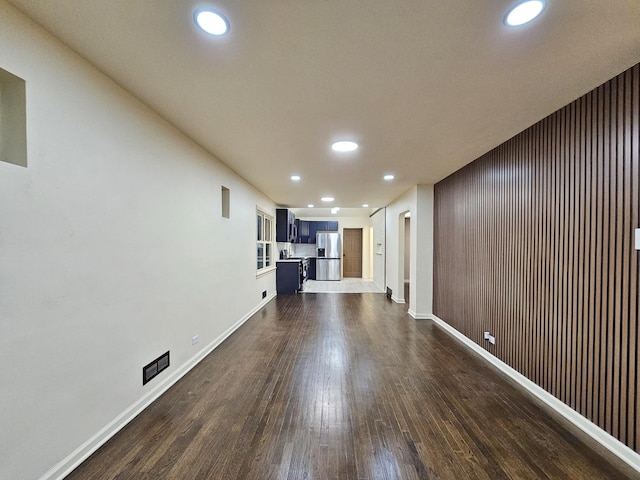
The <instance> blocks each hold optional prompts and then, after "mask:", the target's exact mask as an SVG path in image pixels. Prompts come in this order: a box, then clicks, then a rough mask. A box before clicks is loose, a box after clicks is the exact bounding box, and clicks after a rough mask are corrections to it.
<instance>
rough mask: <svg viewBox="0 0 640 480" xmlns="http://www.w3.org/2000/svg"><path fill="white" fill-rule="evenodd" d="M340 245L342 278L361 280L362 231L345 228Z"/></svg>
mask: <svg viewBox="0 0 640 480" xmlns="http://www.w3.org/2000/svg"><path fill="white" fill-rule="evenodd" d="M342 244H343V252H342V260H343V265H342V276H343V277H345V278H362V229H361V228H345V229H344V230H343V239H342Z"/></svg>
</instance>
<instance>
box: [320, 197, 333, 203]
mask: <svg viewBox="0 0 640 480" xmlns="http://www.w3.org/2000/svg"><path fill="white" fill-rule="evenodd" d="M320 200H322V201H323V202H333V201H334V200H335V198H333V197H322V198H321V199H320Z"/></svg>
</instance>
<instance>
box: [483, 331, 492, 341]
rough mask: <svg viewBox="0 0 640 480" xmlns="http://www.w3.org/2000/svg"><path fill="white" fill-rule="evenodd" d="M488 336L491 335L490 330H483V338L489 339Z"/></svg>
mask: <svg viewBox="0 0 640 480" xmlns="http://www.w3.org/2000/svg"><path fill="white" fill-rule="evenodd" d="M490 336H491V332H484V339H485V340H489V337H490Z"/></svg>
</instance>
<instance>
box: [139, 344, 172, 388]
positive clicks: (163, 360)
mask: <svg viewBox="0 0 640 480" xmlns="http://www.w3.org/2000/svg"><path fill="white" fill-rule="evenodd" d="M168 367H169V352H167V353H165V354H164V355H160V356H159V357H158V358H156V359H155V360H154V361H153V362H151V363H149V364H147V365H145V366H144V367H142V385H146V384H147V383H148V382H149V380H151V379H152V378H153V377H155V376H156V375H158V374H159V373H160V372H161V371H163V370H164V369H166V368H168Z"/></svg>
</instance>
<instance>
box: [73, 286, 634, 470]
mask: <svg viewBox="0 0 640 480" xmlns="http://www.w3.org/2000/svg"><path fill="white" fill-rule="evenodd" d="M581 438H582V437H581V436H580V434H579V433H577V432H576V431H574V430H570V429H567V428H566V427H565V426H564V424H561V423H559V422H558V420H557V419H555V417H553V416H552V415H550V414H549V413H547V411H546V410H544V409H541V408H540V407H539V406H538V405H537V404H536V403H534V402H533V401H532V400H531V398H530V397H528V396H527V395H525V394H523V393H521V391H520V390H517V389H516V388H514V387H513V386H512V385H511V384H510V383H509V382H508V381H506V380H505V379H504V378H503V377H502V376H500V375H499V374H497V373H496V372H495V371H494V370H493V369H492V368H490V367H489V366H487V365H486V364H485V363H483V362H482V361H481V360H479V359H478V358H476V356H474V355H473V354H471V353H469V352H468V351H467V350H466V349H465V348H464V347H462V346H460V345H459V344H458V343H457V342H456V341H455V340H453V339H452V338H451V337H449V336H448V334H446V333H445V332H443V331H442V330H440V329H439V328H438V327H437V326H436V325H435V324H433V323H432V322H430V321H415V320H413V319H411V318H410V317H409V316H408V315H407V314H406V306H404V305H397V304H394V303H393V302H391V301H390V300H388V299H387V298H386V296H385V295H384V294H345V295H333V294H314V295H295V296H279V297H277V298H276V299H274V300H273V301H271V302H270V303H269V304H268V305H267V306H266V307H265V308H264V309H262V310H261V311H259V312H258V313H257V314H255V315H254V316H253V317H252V318H251V319H250V320H249V321H248V322H247V323H246V324H245V325H244V326H242V327H241V328H240V329H239V330H238V331H236V332H235V333H234V334H233V335H232V336H231V337H229V338H228V339H227V340H226V341H225V342H224V343H223V344H222V345H220V346H219V347H218V348H217V349H216V350H215V351H214V352H213V353H212V354H211V355H209V356H208V357H207V358H205V360H203V362H202V363H201V364H199V365H198V366H197V367H195V368H194V369H193V370H192V371H191V372H190V373H189V374H187V375H186V376H185V377H184V378H183V379H182V380H181V381H180V382H179V383H178V384H177V385H175V386H174V387H173V388H172V389H170V390H169V391H168V392H167V393H166V394H165V395H163V396H162V397H161V398H160V399H159V400H158V401H156V402H155V403H154V404H153V405H151V406H150V407H149V408H148V409H147V410H146V411H144V412H143V413H142V414H141V415H140V416H139V417H138V418H136V419H135V420H134V421H133V422H131V423H130V424H129V425H128V426H127V427H125V428H124V429H123V430H122V431H121V432H120V433H118V434H117V435H116V436H115V437H114V438H113V439H112V440H111V441H110V442H108V443H107V444H106V445H105V446H104V447H103V448H102V449H100V450H99V451H98V452H97V453H96V454H94V455H93V456H92V457H91V458H90V459H89V460H88V461H86V462H85V463H84V464H83V465H81V466H80V467H79V468H78V469H77V470H76V471H75V472H74V473H72V474H71V475H70V476H69V477H68V478H69V479H72V480H80V479H82V480H88V479H94V480H98V479H113V478H117V479H120V480H122V479H129V478H130V479H167V478H177V479H267V478H269V479H290V480H295V479H303V478H307V479H322V480H324V479H403V480H408V479H452V480H454V479H455V480H459V479H487V480H495V479H502V478H518V479H541V478H550V479H560V478H571V479H573V480H575V479H593V478H598V479H622V478H634V477H633V476H632V475H633V473H632V472H630V470H629V469H624V468H626V467H624V466H623V467H621V466H620V463H615V462H616V461H615V460H613V462H614V463H609V461H608V460H607V459H606V458H605V456H606V455H607V454H605V453H603V452H602V451H601V450H592V449H591V448H590V447H589V446H588V445H587V444H586V443H583V442H584V441H583V440H582V439H581ZM593 448H597V447H593ZM607 458H608V457H607ZM609 460H611V459H610V458H609ZM625 475H627V476H625Z"/></svg>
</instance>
